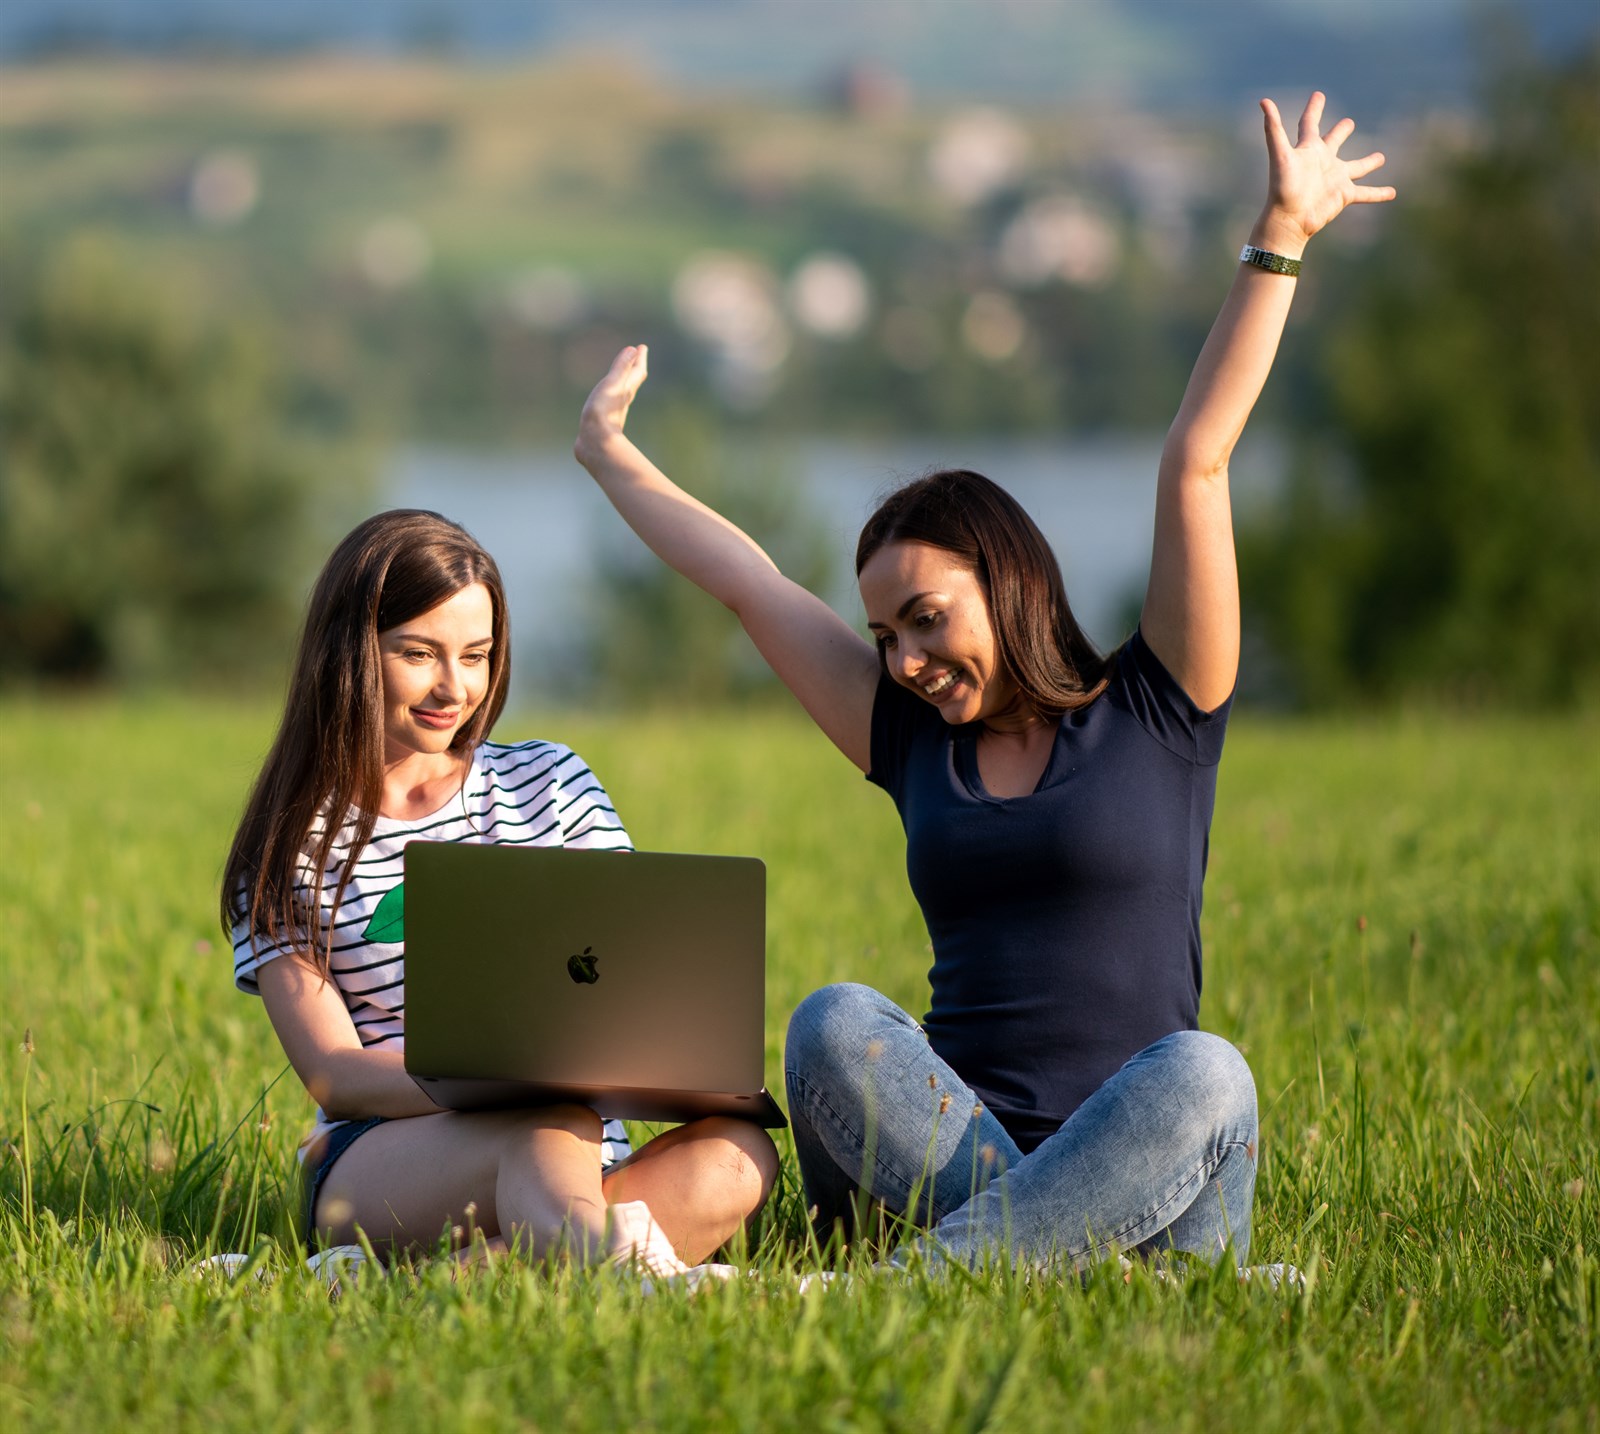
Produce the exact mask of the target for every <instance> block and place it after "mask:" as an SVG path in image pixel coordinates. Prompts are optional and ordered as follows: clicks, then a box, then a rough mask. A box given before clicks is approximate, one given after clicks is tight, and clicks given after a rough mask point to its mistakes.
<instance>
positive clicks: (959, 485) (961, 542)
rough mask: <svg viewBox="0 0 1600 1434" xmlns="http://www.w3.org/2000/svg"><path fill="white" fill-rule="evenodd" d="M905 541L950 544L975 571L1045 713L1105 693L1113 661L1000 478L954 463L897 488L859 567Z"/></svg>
mask: <svg viewBox="0 0 1600 1434" xmlns="http://www.w3.org/2000/svg"><path fill="white" fill-rule="evenodd" d="M898 542H911V543H927V544H928V545H929V546H930V547H935V548H942V549H944V550H945V551H946V552H948V553H950V554H951V555H953V556H954V557H956V558H959V559H960V560H961V561H962V562H963V563H965V564H966V565H967V567H968V568H970V569H971V570H972V572H973V573H974V574H975V575H976V576H977V579H978V582H979V583H980V584H981V585H982V587H983V592H984V596H985V597H986V598H987V599H988V602H989V612H990V616H991V619H992V620H993V622H994V631H995V639H996V642H997V643H998V646H999V649H1000V652H999V656H1000V661H1001V662H1002V663H1003V664H1004V666H1005V670H1006V671H1007V672H1008V673H1009V674H1010V676H1011V678H1012V680H1013V681H1014V682H1016V684H1017V687H1018V689H1019V690H1020V691H1021V693H1022V695H1023V697H1024V698H1025V699H1026V700H1027V701H1028V702H1029V703H1031V704H1032V705H1033V706H1034V707H1035V708H1036V709H1037V710H1038V711H1039V712H1040V713H1041V714H1043V715H1044V716H1046V717H1050V718H1055V717H1059V716H1061V714H1062V713H1064V712H1071V711H1073V710H1074V709H1076V708H1079V707H1084V706H1087V705H1088V704H1089V703H1090V702H1092V701H1094V699H1095V698H1096V697H1098V696H1099V695H1100V693H1101V691H1102V690H1103V689H1104V687H1105V685H1106V678H1107V676H1108V674H1109V670H1110V666H1111V664H1110V660H1109V659H1107V658H1105V657H1102V656H1101V655H1100V653H1099V651H1098V650H1097V649H1096V648H1095V645H1094V644H1093V643H1092V642H1090V641H1089V639H1088V637H1087V636H1085V634H1084V631H1083V629H1082V628H1081V627H1079V626H1078V620H1077V619H1076V618H1075V617H1073V615H1072V608H1071V607H1070V606H1069V605H1068V603H1067V589H1066V585H1065V584H1064V583H1063V582H1062V580H1061V565H1060V564H1059V563H1058V562H1057V561H1056V555H1055V553H1054V552H1053V551H1051V548H1050V544H1049V543H1048V542H1046V541H1045V536H1044V534H1043V533H1041V532H1040V531H1039V529H1038V527H1037V526H1036V525H1035V523H1034V521H1033V519H1032V518H1030V517H1029V516H1028V515H1027V513H1026V512H1024V511H1023V508H1022V505H1021V504H1020V503H1018V502H1017V500H1016V499H1015V498H1013V497H1012V496H1011V495H1010V494H1009V493H1007V492H1006V490H1005V489H1004V488H1002V487H1001V486H1000V485H999V484H998V483H994V482H991V481H990V480H989V479H987V478H985V477H984V476H983V475H982V474H981V473H973V472H971V471H969V470H968V469H965V468H946V469H942V470H941V471H939V472H937V473H929V474H928V475H927V476H926V477H922V478H917V479H914V480H913V481H912V482H910V483H907V484H906V485H905V486H904V487H902V488H897V489H896V490H895V491H894V492H893V493H891V494H890V495H889V496H888V497H887V498H885V499H884V500H883V502H882V503H880V504H879V505H878V510H877V512H875V513H874V514H873V515H872V516H871V517H870V518H868V519H867V525H866V527H864V528H863V529H862V530H861V537H860V539H859V541H858V542H857V543H856V576H857V577H859V576H860V575H861V570H862V568H864V567H866V565H867V563H868V562H869V561H871V559H872V556H873V554H875V553H876V552H878V550H879V549H880V548H884V547H886V546H888V545H889V544H890V543H898Z"/></svg>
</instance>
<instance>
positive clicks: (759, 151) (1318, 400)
mask: <svg viewBox="0 0 1600 1434" xmlns="http://www.w3.org/2000/svg"><path fill="white" fill-rule="evenodd" d="M1314 85H1320V86H1321V87H1323V88H1325V89H1327V90H1328V92H1329V95H1330V106H1331V109H1332V110H1333V111H1336V112H1337V113H1335V114H1332V115H1331V116H1330V118H1336V117H1337V114H1338V113H1344V112H1346V111H1348V112H1351V113H1353V114H1355V115H1356V116H1357V118H1358V119H1359V120H1360V121H1361V124H1362V128H1361V130H1360V131H1358V134H1357V137H1356V139H1355V140H1354V141H1352V150H1351V152H1354V153H1359V152H1363V151H1364V150H1365V149H1366V148H1369V147H1381V148H1383V149H1384V150H1385V151H1386V152H1387V153H1388V155H1389V157H1390V159H1389V166H1388V168H1387V169H1386V170H1385V171H1384V174H1383V176H1382V177H1383V178H1384V179H1386V180H1388V179H1392V182H1394V183H1395V184H1396V185H1397V186H1398V187H1399V188H1400V190H1401V202H1400V203H1399V204H1397V205H1394V206H1389V207H1387V208H1385V209H1382V210H1363V211H1355V212H1352V213H1351V214H1349V215H1347V216H1346V217H1344V218H1343V219H1342V220H1341V221H1340V222H1339V223H1338V224H1337V225H1336V226H1335V227H1334V228H1333V229H1332V230H1331V231H1330V232H1329V234H1328V235H1327V236H1326V237H1325V238H1323V239H1321V240H1319V241H1318V242H1317V244H1316V245H1315V246H1314V247H1313V249H1312V250H1311V254H1310V258H1309V261H1308V264H1307V269H1306V276H1305V278H1304V279H1303V280H1302V281H1301V292H1300V294H1299V296H1298V298H1297V301H1296V311H1295V315H1294V317H1293V319H1292V321H1291V329H1290V334H1289V337H1288V339H1287V341H1286V343H1285V346H1284V351H1283V354H1282V356H1281V358H1280V362H1279V367H1278V371H1277V372H1276V373H1275V375H1274V378H1273V381H1272V384H1271V386H1270V389H1269V392H1268V395H1267V397H1266V399H1265V400H1264V402H1263V404H1262V407H1261V409H1260V410H1259V411H1258V414H1257V418H1256V420H1255V423H1254V425H1253V427H1252V430H1251V433H1250V435H1249V436H1248V438H1247V441H1246V444H1245V445H1244V446H1243V447H1242V448H1241V451H1240V454H1239V460H1238V474H1237V480H1236V481H1237V487H1238V492H1239V500H1238V510H1239V514H1240V525H1241V545H1242V560H1243V565H1244V578H1245V588H1246V604H1247V623H1248V635H1249V642H1248V654H1247V664H1246V668H1247V671H1246V678H1245V683H1246V687H1245V690H1246V693H1247V695H1250V696H1252V697H1254V698H1256V699H1257V700H1261V701H1268V702H1273V703H1278V704H1284V705H1299V706H1312V705H1315V706H1323V705H1328V704H1336V705H1365V704H1372V703H1383V702H1395V701H1409V700H1417V699H1420V700H1425V701H1450V702H1467V703H1470V704H1472V705H1484V704H1509V705H1517V706H1527V705H1557V706H1564V705H1573V704H1578V705H1582V706H1585V707H1586V708H1589V709H1590V710H1592V709H1593V706H1594V704H1595V703H1596V702H1600V621H1597V619H1600V580H1597V578H1596V564H1595V558H1596V554H1597V553H1600V401H1597V397H1600V284H1597V283H1596V282H1595V278H1594V273H1595V265H1596V261H1597V260H1600V182H1597V180H1600V19H1597V17H1596V12H1595V8H1594V5H1593V3H1592V0H1571V3H1569V0H1535V3H1525V4H1521V5H1517V6H1513V7H1485V6H1480V5H1476V4H1473V3H1470V0H1408V3H1405V4H1402V5H1395V4H1392V3H1386V4H1380V3H1378V0H1337V3H1336V0H1302V2H1301V3H1297V4H1283V3H1279V4H1277V5H1273V6H1269V5H1267V4H1266V3H1265V0H1260V2H1259V3H1258V0H1237V3H1232V4H1226V5H1212V6H1198V5H1192V4H1182V3H1179V0H1117V3H1113V0H877V3H874V4H871V5H860V4H844V3H836V0H619V3H614V4H607V5H595V4H592V3H586V0H541V3H537V4H527V3H522V4H511V3H496V0H478V3H470V0H457V3H444V0H439V3H432V0H393V3H381V0H359V3H358V0H347V3H345V4H343V5H341V6H339V7H329V6H326V5H312V4H309V3H299V0H276V3H274V4H272V5H267V4H265V3H254V2H253V0H137V3H135V0H49V3H45V0H11V3H9V4H8V5H7V6H6V8H5V9H4V11H3V12H0V682H3V683H5V684H7V685H9V686H12V687H19V686H32V685H36V684H38V683H41V682H50V683H58V682H71V683H108V682H122V683H135V684H148V683H166V682H178V683H200V684H206V685H216V686H222V685H224V684H226V685H228V686H230V687H231V686H233V685H236V684H241V683H242V684H245V685H246V686H247V687H248V686H251V685H260V686H262V687H264V688H271V687H272V686H274V685H276V684H277V683H279V682H281V680H282V675H283V671H284V665H285V662H286V657H287V652H288V649H289V645H290V643H291V642H292V640H293V627H294V622H295V617H296V613H297V610H298V608H299V605H300V603H301V601H302V600H303V595H304V592H305V587H306V584H307V582H308V579H309V576H310V575H311V574H312V573H313V572H314V571H315V568H316V566H317V565H318V564H319V563H320V561H321V559H322V557H323V556H324V555H325V553H326V551H327V549H328V546H329V545H330V543H331V542H332V541H333V540H334V539H335V538H337V536H338V535H339V534H340V533H341V532H342V531H344V529H345V528H346V527H348V525H349V524H350V523H351V522H352V521H354V520H355V519H356V518H358V517H360V516H362V515H363V514H364V513H365V512H368V511H371V510H373V509H374V508H377V507H382V506H389V505H392V504H397V503H415V504H421V505H424V506H429V507H434V508H438V509H440V510H442V511H444V512H446V513H447V514H449V515H450V516H453V517H457V518H459V519H460V520H461V521H464V522H465V523H467V525H468V526H469V527H471V528H473V529H474V531H475V532H476V533H477V534H478V536H479V537H480V538H481V539H483V540H484V541H485V543H486V544H487V545H488V546H489V547H490V548H491V549H492V550H493V551H495V552H496V554H497V556H498V557H499V558H500V560H501V562H502V565H503V566H504V568H505V570H506V574H507V579H508V582H509V584H510V586H511V589H512V594H513V601H514V611H513V624H514V629H515V632H516V640H515V645H516V651H517V664H516V667H515V669H514V676H515V677H516V679H517V683H516V685H517V688H518V691H519V693H520V694H521V695H522V696H523V697H524V698H525V699H531V700H538V701H540V702H542V703H547V704H548V703H558V702H569V701H573V700H578V699H609V700H624V701H638V700H640V699H641V698H650V697H655V698H659V697H661V696H662V695H663V694H664V693H670V695H671V697H672V699H673V700H674V701H681V700H683V699H684V698H685V697H692V698H695V699H699V700H708V701H710V700H717V699H719V698H725V697H731V696H737V695H742V694H748V693H751V692H754V691H757V690H759V689H760V687H761V685H762V681H763V678H762V674H761V672H760V670H759V664H757V663H755V662H754V661H753V655H752V654H751V653H749V651H748V650H747V649H746V648H745V647H744V646H743V642H742V638H740V637H739V636H738V635H737V634H736V633H732V632H730V631H729V627H730V624H729V622H728V620H727V618H726V615H725V614H723V613H722V612H721V610H720V609H718V608H716V606H715V605H714V604H712V603H710V601H709V600H707V599H704V598H702V597H701V596H700V595H699V594H697V593H693V592H691V591H689V590H687V589H686V588H685V587H684V585H682V584H680V583H678V582H676V580H673V579H670V578H668V577H666V576H665V575H663V574H662V573H661V572H660V571H659V570H658V569H657V568H656V567H654V566H653V565H652V564H651V563H650V562H648V561H646V560H645V558H644V556H643V555H642V554H641V552H640V551H639V550H638V549H637V545H636V544H634V543H633V542H632V540H631V539H630V538H628V537H627V535H626V534H625V533H623V532H622V530H621V529H620V525H619V524H617V522H616V521H615V520H614V519H612V518H611V517H610V515H609V512H608V510H607V509H606V508H605V505H604V504H603V503H602V502H601V501H600V500H599V499H598V498H597V497H595V495H594V494H593V493H592V492H591V491H590V488H589V486H588V480H587V479H586V477H585V476H584V475H583V474H582V472H581V470H579V469H578V468H577V467H576V465H575V464H574V463H573V462H572V460H571V457H570V448H569V444H570V439H571V434H572V431H573V428H574V424H575V421H576V417H577V413H578V408H579V406H580V404H581V402H582V399H583V396H584V394H585V393H586V392H587V391H588V389H589V387H590V386H591V384H592V383H593V382H594V380H595V378H596V377H598V375H599V374H600V373H601V372H602V371H603V369H604V367H605V365H606V363H607V362H608V361H609V359H610V357H611V355H612V353H613V352H614V351H615V350H616V349H617V348H618V347H619V346H620V345H622V344H623V343H626V342H632V341H636V340H641V339H642V340H646V341H648V342H649V343H650V344H651V352H652V377H651V380H650V384H649V386H648V388H647V389H646V392H645V395H644V397H643V399H642V400H641V404H640V407H639V410H638V413H637V417H636V420H635V422H636V426H637V430H638V433H639V436H640V438H641V441H642V442H643V443H644V445H645V447H646V448H647V450H650V451H652V452H653V454H654V455H655V456H656V457H657V458H658V459H659V460H660V461H661V462H662V463H663V466H665V467H667V468H668V470H669V471H671V472H674V473H675V474H676V476H678V477H679V478H680V479H682V480H683V481H684V482H685V483H686V485H687V486H689V487H691V488H692V489H693V490H695V491H697V492H699V493H701V494H702V495H703V496H706V497H707V498H708V499H709V500H711V501H713V502H715V503H718V504H721V505H722V506H724V507H725V508H726V510H727V511H729V512H730V514H731V515H732V516H734V517H735V518H737V519H738V520H740V521H742V522H744V523H745V524H746V525H747V526H749V527H751V529H752V531H754V532H755V533H756V535H757V536H758V537H759V538H760V539H761V540H762V541H763V542H764V543H766V544H767V545H768V546H769V549H770V550H771V551H773V553H774V555H775V556H776V557H777V558H778V559H779V561H780V562H781V563H782V564H783V565H784V566H785V568H786V569H787V570H788V571H790V572H792V573H793V574H794V575H795V576H796V577H798V578H800V579H801V580H803V581H807V582H809V583H811V584H813V585H815V586H817V587H818V588H819V589H820V590H821V591H823V592H824V593H826V594H827V595H828V596H829V597H830V599H831V600H833V601H835V602H836V603H837V604H838V605H839V606H840V608H841V610H842V611H844V612H846V614H847V615H848V616H850V617H852V618H853V619H854V618H855V617H857V615H858V614H857V610H856V607H855V603H854V598H853V594H852V591H851V586H850V574H849V571H848V557H849V553H850V551H851V548H852V546H853V534H854V530H855V528H856V527H857V526H858V525H859V523H860V521H861V519H862V518H863V517H864V516H865V513H866V511H867V510H868V507H869V505H870V502H871V500H872V497H873V495H874V493H875V492H877V491H878V490H880V489H881V488H883V487H884V486H886V485H888V484H889V483H892V482H893V481H894V480H895V479H897V478H901V477H906V476H912V475H914V474H915V473H917V472H920V471H921V470H922V469H924V468H925V467H927V466H929V465H931V464H935V463H960V464H965V465H968V466H973V467H977V468H980V469H982V470H983V471H985V472H988V473H990V474H991V475H992V476H993V477H995V478H996V479H997V480H998V481H1000V482H1002V483H1003V484H1005V485H1006V486H1008V487H1010V488H1011V489H1012V490H1013V491H1015V492H1016V493H1017V494H1018V495H1019V497H1021V498H1022V499H1023V501H1024V502H1025V503H1026V504H1027V505H1028V506H1029V507H1030V510H1031V511H1034V512H1035V513H1036V515H1037V516H1039V517H1040V519H1041V523H1042V526H1044V527H1045V529H1046V531H1047V533H1048V534H1049V535H1050V536H1051V538H1052V540H1053V541H1054V542H1055V543H1056V544H1057V547H1058V551H1060V552H1061V554H1062V556H1063V559H1064V565H1065V567H1066V571H1067V578H1068V586H1069V591H1071V592H1072V594H1073V597H1074V601H1075V604H1076V605H1077V606H1078V607H1079V609H1080V612H1081V614H1082V615H1083V617H1084V619H1085V621H1086V624H1087V626H1088V627H1089V629H1090V631H1091V632H1092V633H1093V635H1094V636H1095V637H1096V638H1097V639H1098V640H1099V641H1101V642H1102V643H1104V644H1108V645H1109V644H1111V643H1114V642H1116V641H1118V640H1119V639H1120V638H1121V637H1122V636H1123V635H1124V634H1125V633H1126V631H1127V629H1128V627H1129V625H1130V623H1131V621H1132V616H1133V614H1134V613H1135V612H1136V610H1137V609H1136V604H1137V595H1138V592H1139V591H1140V589H1141V587H1142V582H1143V576H1144V565H1145V563H1146V561H1147V555H1148V543H1149V523H1150V513H1151V509H1152V505H1153V484H1154V468H1155V458H1156V455H1157V453H1158V451H1159V447H1160V441H1161V435H1162V431H1163V429H1164V427H1165V425H1166V423H1167V422H1168V421H1169V420H1170V417H1171V415H1172V413H1173V412H1174V410H1175V408H1176V405H1177V402H1178V398H1179V395H1180V393H1181V390H1182V385H1183V382H1184V380H1185V377H1186V375H1187V373H1188V370H1189V367H1190V365H1191V364H1192V362H1193V359H1194V356H1195V354H1196V353H1197V352H1198V349H1199V346H1200V343H1201V341H1202V339H1203V337H1204V334H1205V331H1206V328H1207V326H1208V324H1209V322H1210V320H1211V318H1212V316H1213V314H1214V313H1215V310H1216V308H1217V306H1218V304H1219V303H1220V301H1221V298H1222V295H1223V293H1224V291H1225V290H1226V287H1227V284H1228V282H1229V280H1230V277H1231V274H1232V270H1233V267H1234V262H1235V256H1236V254H1237V251H1238V246H1239V244H1240V242H1241V241H1242V239H1243V237H1244V235H1245V233H1246V231H1247V230H1248V228H1249V224H1250V222H1251V219H1252V217H1253V215H1254V212H1255V210H1256V208H1257V207H1258V206H1259V202H1260V194H1261V190H1262V180H1263V176H1264V169H1265V164H1264V159H1263V157H1262V147H1261V141H1260V138H1259V119H1258V116H1257V113H1256V110H1255V101H1256V99H1257V98H1258V97H1259V96H1260V95H1262V94H1271V95H1273V96H1275V97H1276V98H1277V99H1278V101H1279V103H1280V105H1282V106H1283V108H1285V109H1286V110H1288V109H1290V108H1291V107H1293V108H1294V109H1298V106H1299V105H1300V103H1301V102H1302V101H1303V98H1304V95H1305V93H1306V92H1307V91H1308V90H1309V89H1310V88H1311V87H1312V86H1314ZM1358 146H1359V148H1357V147H1358Z"/></svg>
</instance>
